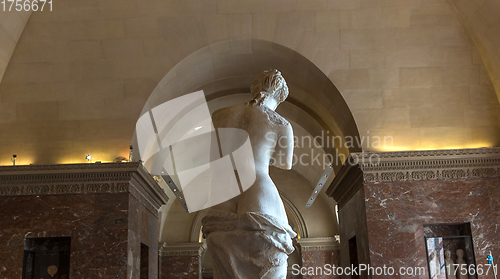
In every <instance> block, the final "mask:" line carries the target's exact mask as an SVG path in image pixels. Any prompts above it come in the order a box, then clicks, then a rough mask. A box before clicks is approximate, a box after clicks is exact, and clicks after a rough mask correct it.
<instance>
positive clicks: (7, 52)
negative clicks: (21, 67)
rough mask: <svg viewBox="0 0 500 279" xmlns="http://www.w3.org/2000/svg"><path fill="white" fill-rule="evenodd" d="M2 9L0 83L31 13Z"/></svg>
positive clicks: (0, 23) (0, 19)
mask: <svg viewBox="0 0 500 279" xmlns="http://www.w3.org/2000/svg"><path fill="white" fill-rule="evenodd" d="M9 7H10V5H6V10H4V7H3V5H2V8H1V9H0V82H1V81H2V78H3V75H4V73H5V70H6V69H7V65H8V64H9V61H10V57H11V56H12V53H13V52H14V48H15V47H16V44H17V41H18V40H19V37H20V36H21V33H22V32H23V29H24V26H25V25H26V22H27V21H28V18H29V17H30V14H31V12H26V11H20V12H19V11H17V10H15V7H14V9H12V10H11V11H9V10H8V9H9Z"/></svg>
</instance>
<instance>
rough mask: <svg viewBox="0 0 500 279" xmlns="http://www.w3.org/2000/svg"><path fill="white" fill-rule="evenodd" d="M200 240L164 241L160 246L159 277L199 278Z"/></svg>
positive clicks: (175, 278)
mask: <svg viewBox="0 0 500 279" xmlns="http://www.w3.org/2000/svg"><path fill="white" fill-rule="evenodd" d="M205 249H206V246H205V244H204V243H201V242H186V243H172V244H168V243H164V244H163V245H162V247H161V248H160V277H159V278H160V279H177V278H184V279H201V278H202V272H201V257H202V254H203V252H204V251H205Z"/></svg>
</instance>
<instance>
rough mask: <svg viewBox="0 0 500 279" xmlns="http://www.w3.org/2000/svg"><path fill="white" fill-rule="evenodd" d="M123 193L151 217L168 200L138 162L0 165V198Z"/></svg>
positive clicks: (156, 213)
mask: <svg viewBox="0 0 500 279" xmlns="http://www.w3.org/2000/svg"><path fill="white" fill-rule="evenodd" d="M127 192H128V193H130V194H131V195H133V196H134V197H135V198H136V199H137V200H138V201H139V202H140V203H141V204H142V205H143V206H145V207H146V208H147V209H148V211H150V212H151V213H152V214H153V215H155V216H157V215H158V209H159V208H160V206H161V205H163V204H165V203H167V201H168V197H167V195H166V194H165V192H164V191H163V190H162V189H161V188H160V186H158V184H157V183H156V182H155V181H154V179H153V178H152V177H151V175H149V173H148V172H147V171H146V170H145V169H144V168H143V166H142V164H140V163H139V162H130V163H93V164H91V163H86V164H62V165H29V166H2V167H0V197H2V196H26V195H29V196H42V195H68V194H98V193H127Z"/></svg>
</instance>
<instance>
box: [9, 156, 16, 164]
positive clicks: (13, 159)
mask: <svg viewBox="0 0 500 279" xmlns="http://www.w3.org/2000/svg"><path fill="white" fill-rule="evenodd" d="M16 158H17V155H16V154H14V155H12V159H10V160H11V161H12V165H13V166H15V165H16Z"/></svg>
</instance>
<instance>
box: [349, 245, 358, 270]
mask: <svg viewBox="0 0 500 279" xmlns="http://www.w3.org/2000/svg"><path fill="white" fill-rule="evenodd" d="M349 261H350V263H351V266H354V267H358V266H359V262H358V244H357V243H356V236H353V237H351V239H349ZM351 278H353V279H358V278H359V275H358V274H352V275H351Z"/></svg>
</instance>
